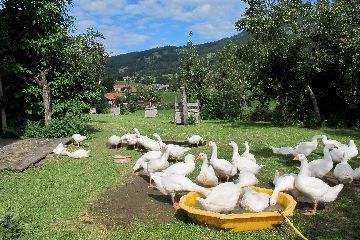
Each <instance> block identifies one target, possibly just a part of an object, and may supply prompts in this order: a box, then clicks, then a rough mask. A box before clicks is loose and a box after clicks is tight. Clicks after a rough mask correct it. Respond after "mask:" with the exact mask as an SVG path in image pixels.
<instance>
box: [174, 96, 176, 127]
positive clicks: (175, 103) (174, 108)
mask: <svg viewBox="0 0 360 240" xmlns="http://www.w3.org/2000/svg"><path fill="white" fill-rule="evenodd" d="M176 103H177V98H176V96H175V101H174V125H176Z"/></svg>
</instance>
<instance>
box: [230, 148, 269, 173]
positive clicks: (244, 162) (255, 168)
mask: <svg viewBox="0 0 360 240" xmlns="http://www.w3.org/2000/svg"><path fill="white" fill-rule="evenodd" d="M229 145H230V146H231V147H232V149H233V154H232V158H231V160H232V165H233V166H235V167H236V168H237V169H238V170H239V171H248V172H252V173H254V174H257V173H258V172H259V171H260V170H261V168H262V167H263V166H262V165H259V164H257V163H256V162H254V161H252V160H250V159H249V158H246V157H242V156H240V154H239V148H238V145H237V144H236V143H235V142H234V141H231V142H230V143H229Z"/></svg>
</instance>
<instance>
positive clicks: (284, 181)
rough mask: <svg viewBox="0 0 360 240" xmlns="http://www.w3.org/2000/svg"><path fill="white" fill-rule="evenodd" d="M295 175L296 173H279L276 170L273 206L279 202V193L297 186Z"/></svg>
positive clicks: (271, 203)
mask: <svg viewBox="0 0 360 240" xmlns="http://www.w3.org/2000/svg"><path fill="white" fill-rule="evenodd" d="M295 177H296V174H294V173H290V174H284V175H281V176H280V174H279V171H278V170H276V171H275V177H274V181H273V183H274V185H275V187H274V190H273V193H272V194H271V197H270V205H271V206H273V205H275V204H276V203H277V199H278V196H279V193H280V192H282V191H292V190H294V187H295Z"/></svg>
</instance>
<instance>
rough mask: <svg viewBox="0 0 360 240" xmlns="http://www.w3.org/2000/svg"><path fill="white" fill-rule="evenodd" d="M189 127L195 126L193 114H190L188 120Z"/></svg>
mask: <svg viewBox="0 0 360 240" xmlns="http://www.w3.org/2000/svg"><path fill="white" fill-rule="evenodd" d="M188 123H189V125H195V124H196V116H195V115H194V114H190V115H189V118H188Z"/></svg>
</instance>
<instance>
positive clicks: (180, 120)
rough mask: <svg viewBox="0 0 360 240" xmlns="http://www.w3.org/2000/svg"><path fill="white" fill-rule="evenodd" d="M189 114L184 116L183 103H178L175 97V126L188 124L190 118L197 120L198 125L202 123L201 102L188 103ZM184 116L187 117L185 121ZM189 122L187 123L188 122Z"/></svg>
mask: <svg viewBox="0 0 360 240" xmlns="http://www.w3.org/2000/svg"><path fill="white" fill-rule="evenodd" d="M186 107H187V114H184V111H183V110H184V105H183V103H182V102H180V103H177V101H176V97H175V104H174V124H186V122H188V121H189V117H190V116H191V117H194V118H195V123H196V124H198V123H199V122H200V102H199V100H197V101H196V102H195V103H187V104H186ZM184 115H187V119H185V117H184ZM186 120H187V121H186Z"/></svg>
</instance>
